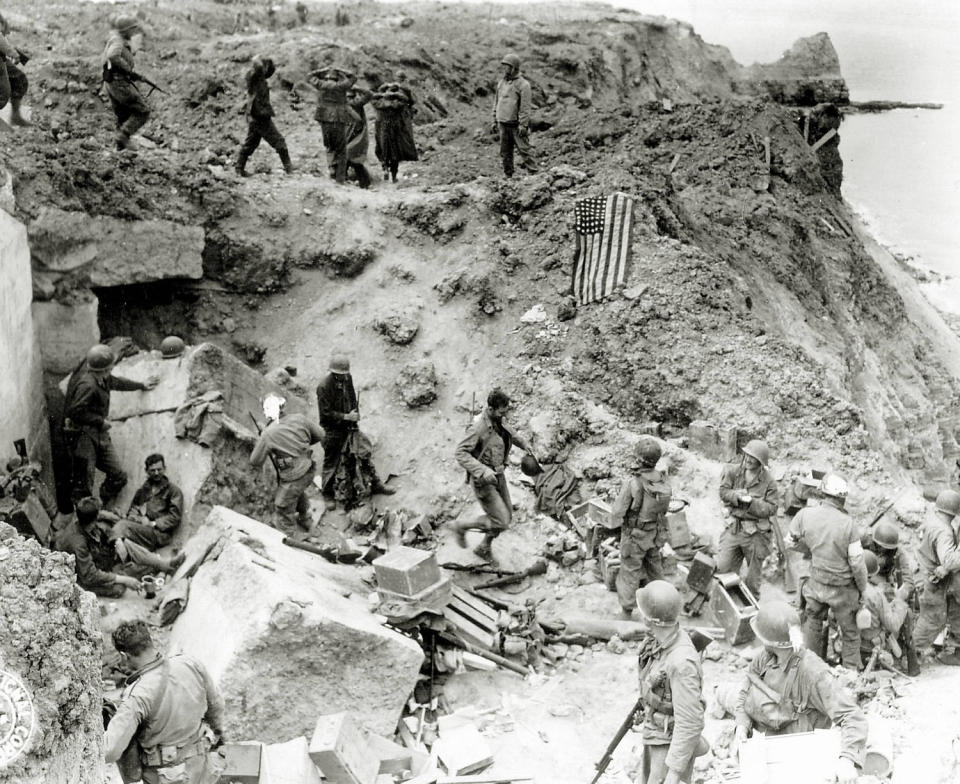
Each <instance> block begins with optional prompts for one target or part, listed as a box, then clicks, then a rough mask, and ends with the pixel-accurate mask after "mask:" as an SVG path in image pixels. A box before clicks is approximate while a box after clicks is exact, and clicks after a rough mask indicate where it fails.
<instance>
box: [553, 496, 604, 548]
mask: <svg viewBox="0 0 960 784" xmlns="http://www.w3.org/2000/svg"><path fill="white" fill-rule="evenodd" d="M612 511H613V510H612V509H611V508H610V504H608V503H607V502H606V501H601V500H600V499H599V498H591V499H589V500H588V501H584V502H583V503H582V504H577V505H576V506H573V507H571V508H570V509H568V510H567V511H566V512H565V513H564V517H565V518H566V521H567V523H569V524H570V525H571V526H572V527H573V529H574V530H575V531H576V532H577V533H579V534H580V536H582V537H583V538H584V539H586V538H587V534H588V533H589V532H590V529H591V528H595V527H600V528H610V527H611V526H612V525H613V522H612V520H611V519H610V515H611V512H612Z"/></svg>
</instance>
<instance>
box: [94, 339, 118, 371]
mask: <svg viewBox="0 0 960 784" xmlns="http://www.w3.org/2000/svg"><path fill="white" fill-rule="evenodd" d="M115 361H116V360H115V358H114V356H113V350H112V349H111V348H110V346H106V345H104V344H103V343H98V344H97V345H96V346H94V347H93V348H91V349H90V350H89V351H88V352H87V366H88V367H89V368H90V369H91V370H109V369H110V366H111V365H113V363H114V362H115Z"/></svg>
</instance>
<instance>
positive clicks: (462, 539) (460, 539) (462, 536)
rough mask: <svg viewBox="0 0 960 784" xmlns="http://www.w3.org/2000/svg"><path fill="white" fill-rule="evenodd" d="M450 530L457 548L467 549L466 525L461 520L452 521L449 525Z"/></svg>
mask: <svg viewBox="0 0 960 784" xmlns="http://www.w3.org/2000/svg"><path fill="white" fill-rule="evenodd" d="M450 528H451V530H452V531H453V536H454V538H455V539H456V542H457V546H458V547H460V548H462V549H466V547H467V531H468V530H469V529H468V528H467V524H466V522H465V521H463V520H454V521H453V522H452V523H451V524H450Z"/></svg>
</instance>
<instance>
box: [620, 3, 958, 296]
mask: <svg viewBox="0 0 960 784" xmlns="http://www.w3.org/2000/svg"><path fill="white" fill-rule="evenodd" d="M618 5H624V6H626V7H629V8H631V9H634V10H636V11H639V12H641V13H648V14H662V15H664V16H669V17H673V18H676V19H683V20H685V21H688V22H690V23H691V24H692V25H693V27H694V29H695V30H696V31H697V33H698V34H699V35H700V36H701V37H702V38H704V40H706V41H708V42H710V43H716V44H722V45H724V46H727V47H728V48H729V49H730V51H731V52H732V54H733V56H734V57H735V58H736V59H737V60H738V61H739V62H741V63H744V64H749V63H753V62H771V61H773V60H775V59H777V58H778V57H779V56H780V55H781V54H782V53H783V52H784V51H785V50H786V49H788V48H789V47H790V45H791V44H792V43H793V42H794V41H795V40H796V39H797V38H799V37H801V36H806V35H812V34H813V33H817V32H821V31H824V32H827V33H829V34H830V38H831V40H832V41H833V45H834V47H835V48H836V50H837V54H838V56H839V57H840V66H841V70H842V72H843V75H844V77H845V79H846V80H847V84H848V85H849V88H850V97H851V99H852V100H859V101H864V100H875V99H889V100H901V101H925V102H936V103H942V104H944V108H943V109H941V110H939V111H929V110H896V111H892V112H884V113H882V114H876V115H847V117H846V119H845V121H844V124H843V125H842V126H841V128H840V152H841V155H842V156H843V161H844V184H843V195H844V198H846V200H847V201H848V202H849V203H850V204H851V205H852V206H853V208H854V209H855V210H856V211H857V212H858V213H859V214H860V215H861V216H862V218H863V219H864V221H865V222H866V224H867V225H868V226H869V227H870V230H871V232H872V233H873V234H874V236H875V237H876V238H877V239H878V240H879V241H880V242H881V243H882V244H884V245H886V246H887V247H889V248H891V249H892V250H894V251H896V252H897V253H899V254H901V255H903V256H906V257H908V258H909V259H910V260H911V263H912V264H913V265H915V266H917V267H918V268H920V269H923V270H931V271H933V272H934V273H936V275H937V276H948V277H949V278H950V279H949V280H946V281H937V282H932V283H930V284H926V285H925V286H924V290H925V293H926V294H927V296H928V298H929V299H930V300H931V301H933V302H934V304H936V305H937V306H938V307H939V308H941V309H942V310H947V311H951V312H953V313H955V314H957V315H960V47H958V46H957V44H956V41H957V38H958V34H960V2H957V0H927V1H924V2H921V0H803V1H802V2H801V1H800V0H620V2H618Z"/></svg>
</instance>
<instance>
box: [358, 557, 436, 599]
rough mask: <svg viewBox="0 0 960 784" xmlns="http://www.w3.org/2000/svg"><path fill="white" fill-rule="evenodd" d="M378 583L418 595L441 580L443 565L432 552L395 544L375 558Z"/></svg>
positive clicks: (392, 591)
mask: <svg viewBox="0 0 960 784" xmlns="http://www.w3.org/2000/svg"><path fill="white" fill-rule="evenodd" d="M373 568H374V571H375V572H376V574H377V585H378V586H379V587H380V588H383V589H384V590H386V591H390V592H391V593H395V594H399V595H400V596H411V597H412V596H414V595H416V594H418V593H420V592H421V591H423V590H426V589H427V588H429V587H430V586H432V585H435V584H436V583H437V582H439V580H440V577H441V574H440V566H439V565H438V564H437V557H436V556H435V555H434V554H433V553H432V552H427V551H426V550H418V549H416V548H415V547H402V546H401V547H394V548H393V549H392V550H390V551H389V552H388V553H387V554H386V555H381V556H380V557H379V558H377V560H375V561H374V562H373Z"/></svg>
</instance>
